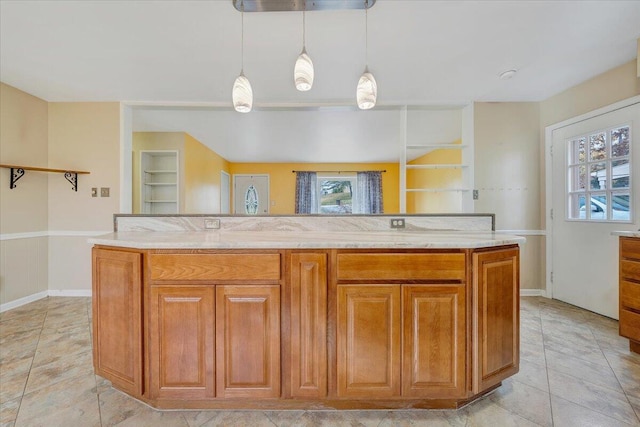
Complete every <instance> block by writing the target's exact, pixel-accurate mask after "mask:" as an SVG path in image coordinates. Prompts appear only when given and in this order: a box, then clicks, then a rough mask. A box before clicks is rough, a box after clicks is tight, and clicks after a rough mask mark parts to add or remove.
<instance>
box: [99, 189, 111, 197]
mask: <svg viewBox="0 0 640 427" xmlns="http://www.w3.org/2000/svg"><path fill="white" fill-rule="evenodd" d="M100 197H109V187H100Z"/></svg>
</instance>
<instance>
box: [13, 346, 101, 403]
mask: <svg viewBox="0 0 640 427" xmlns="http://www.w3.org/2000/svg"><path fill="white" fill-rule="evenodd" d="M92 374H93V354H92V353H91V351H86V352H84V353H78V354H71V355H67V356H62V357H60V358H59V359H57V360H56V361H54V362H51V363H47V364H45V365H40V366H35V367H33V368H32V369H31V373H30V375H29V380H28V381H27V387H26V388H25V393H31V392H34V391H36V390H40V389H41V388H44V387H49V386H51V385H53V384H55V383H57V382H60V381H66V380H68V379H71V378H75V377H79V376H82V377H84V376H89V375H92Z"/></svg>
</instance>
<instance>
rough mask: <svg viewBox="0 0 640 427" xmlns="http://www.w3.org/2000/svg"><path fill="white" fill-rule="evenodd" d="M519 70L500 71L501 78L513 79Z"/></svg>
mask: <svg viewBox="0 0 640 427" xmlns="http://www.w3.org/2000/svg"><path fill="white" fill-rule="evenodd" d="M517 72H518V70H507V71H504V72H502V73H500V80H509V79H512V78H513V76H515V75H516V73H517Z"/></svg>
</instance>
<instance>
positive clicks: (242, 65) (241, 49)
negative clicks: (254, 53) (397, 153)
mask: <svg viewBox="0 0 640 427" xmlns="http://www.w3.org/2000/svg"><path fill="white" fill-rule="evenodd" d="M240 16H241V24H240V25H241V26H240V28H241V29H242V30H241V32H242V34H241V35H240V74H244V0H243V1H242V13H241V14H240Z"/></svg>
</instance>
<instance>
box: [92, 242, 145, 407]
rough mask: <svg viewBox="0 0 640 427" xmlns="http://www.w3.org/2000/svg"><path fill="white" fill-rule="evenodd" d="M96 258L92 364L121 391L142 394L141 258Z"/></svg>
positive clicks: (98, 253) (120, 254) (98, 254)
mask: <svg viewBox="0 0 640 427" xmlns="http://www.w3.org/2000/svg"><path fill="white" fill-rule="evenodd" d="M92 257H93V300H92V304H93V364H94V367H95V371H96V374H98V375H100V376H102V377H104V378H106V379H108V380H109V381H111V382H112V383H113V385H115V386H117V387H118V388H120V389H122V390H124V391H126V392H129V393H132V394H135V395H141V394H142V393H143V382H142V360H143V357H142V349H143V345H142V276H141V265H142V263H141V260H142V255H141V254H140V253H136V252H128V251H119V250H106V249H96V248H94V249H93V250H92Z"/></svg>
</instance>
